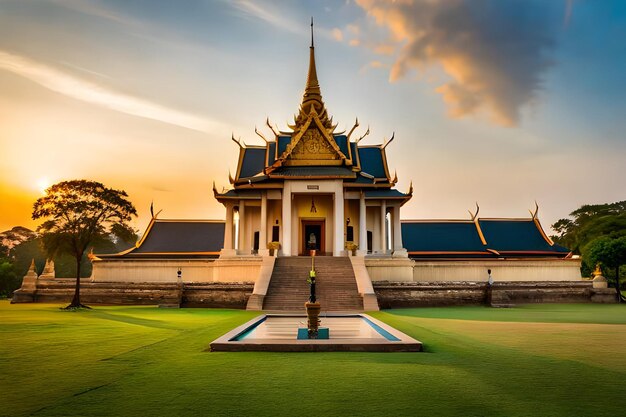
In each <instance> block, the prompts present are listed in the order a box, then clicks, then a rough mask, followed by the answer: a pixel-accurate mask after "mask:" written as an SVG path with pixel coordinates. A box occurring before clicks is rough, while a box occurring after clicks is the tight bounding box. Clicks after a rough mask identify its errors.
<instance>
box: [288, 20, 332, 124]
mask: <svg viewBox="0 0 626 417" xmlns="http://www.w3.org/2000/svg"><path fill="white" fill-rule="evenodd" d="M309 50H310V51H309V73H308V75H307V78H306V87H305V88H304V95H303V96H302V104H300V112H299V114H298V116H297V117H296V123H295V129H296V130H297V129H299V128H300V127H301V126H302V125H303V124H304V122H305V121H306V119H307V117H308V116H309V114H310V113H311V112H312V111H313V110H315V112H316V113H317V115H318V117H319V119H320V121H321V122H322V124H323V125H324V127H326V128H328V129H331V128H333V125H332V120H331V119H329V118H328V113H327V112H326V108H325V107H324V101H322V92H321V90H320V84H319V81H318V80H317V69H316V68H315V44H314V41H313V18H311V46H310V48H309Z"/></svg>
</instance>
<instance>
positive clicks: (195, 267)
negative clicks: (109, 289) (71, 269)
mask: <svg viewBox="0 0 626 417" xmlns="http://www.w3.org/2000/svg"><path fill="white" fill-rule="evenodd" d="M212 264H213V261H212V260H206V259H204V260H128V261H118V260H116V261H97V262H93V271H92V273H91V280H92V281H98V282H176V281H177V280H178V274H177V272H178V269H179V268H180V270H181V272H182V279H183V282H212V281H213V268H212Z"/></svg>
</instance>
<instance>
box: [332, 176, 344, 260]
mask: <svg viewBox="0 0 626 417" xmlns="http://www.w3.org/2000/svg"><path fill="white" fill-rule="evenodd" d="M333 196H334V199H335V201H334V210H333V215H334V217H335V219H334V220H335V222H334V223H335V227H334V229H335V236H334V239H333V256H341V253H342V252H343V250H344V233H345V230H344V223H345V222H344V220H343V217H344V216H343V187H342V188H341V189H339V190H336V191H335V194H333Z"/></svg>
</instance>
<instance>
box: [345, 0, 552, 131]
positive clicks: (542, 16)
mask: <svg viewBox="0 0 626 417" xmlns="http://www.w3.org/2000/svg"><path fill="white" fill-rule="evenodd" d="M357 4H359V5H360V6H361V7H362V8H363V9H364V10H366V11H367V13H368V15H369V16H371V17H373V18H374V20H375V22H376V24H377V25H378V26H380V27H384V28H386V29H387V30H388V35H387V36H388V38H389V39H386V40H385V41H384V43H383V44H384V45H396V46H397V47H398V48H399V52H398V53H397V54H396V55H395V63H394V65H393V66H392V68H391V71H390V80H391V81H396V80H399V79H401V78H403V77H406V76H407V75H408V74H409V73H410V72H411V71H413V70H417V71H425V70H427V69H429V68H432V67H438V68H441V69H442V70H443V71H444V72H445V73H446V74H447V76H448V77H449V78H450V80H449V81H448V82H446V83H445V84H443V85H440V86H438V87H437V89H436V91H437V92H439V93H440V94H441V95H442V96H443V99H444V101H445V102H446V103H447V104H448V106H449V109H450V115H451V116H452V117H463V116H467V115H471V114H475V113H479V112H481V111H487V112H488V113H489V114H490V115H491V116H492V119H493V120H494V122H496V123H498V124H501V125H505V126H514V125H516V124H518V123H519V119H520V111H521V109H522V108H523V107H524V106H526V105H528V104H530V103H532V102H533V101H535V99H536V98H537V95H538V93H539V92H540V91H541V89H542V77H543V76H544V74H545V73H546V71H547V70H548V68H550V66H551V64H552V60H551V57H550V54H551V52H552V49H553V47H554V44H555V37H556V33H555V28H556V27H558V26H559V23H560V22H559V19H560V17H559V14H558V13H554V10H553V8H551V7H545V3H543V2H532V1H521V0H509V1H503V0H484V1H481V2H470V1H469V0H449V1H439V0H397V1H395V2H388V1H384V0H357ZM389 51H391V49H390V48H385V49H380V50H378V51H377V52H378V53H383V52H389Z"/></svg>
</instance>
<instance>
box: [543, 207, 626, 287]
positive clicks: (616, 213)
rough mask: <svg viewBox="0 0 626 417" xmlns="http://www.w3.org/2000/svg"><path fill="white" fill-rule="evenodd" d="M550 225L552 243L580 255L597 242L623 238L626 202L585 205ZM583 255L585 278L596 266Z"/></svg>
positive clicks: (625, 225)
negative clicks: (603, 239) (600, 239)
mask: <svg viewBox="0 0 626 417" xmlns="http://www.w3.org/2000/svg"><path fill="white" fill-rule="evenodd" d="M570 217H572V218H566V219H560V220H558V221H557V222H556V223H554V224H553V225H552V229H554V231H555V232H556V235H554V236H551V237H552V240H554V242H556V243H558V244H559V245H563V246H565V247H568V248H570V249H571V250H572V251H573V252H574V253H577V254H581V253H582V252H583V248H584V247H585V246H586V245H587V244H589V243H590V242H591V241H593V240H594V239H596V238H599V237H602V236H606V237H610V238H614V239H616V238H619V237H622V236H626V201H618V202H616V203H608V204H585V205H583V206H581V207H580V208H578V209H576V210H574V211H573V212H571V213H570ZM587 258H588V257H587V256H585V255H584V254H583V265H582V272H583V274H584V275H588V274H589V273H590V272H591V271H592V270H593V268H594V267H595V263H593V262H590V261H589V260H588V259H587Z"/></svg>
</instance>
